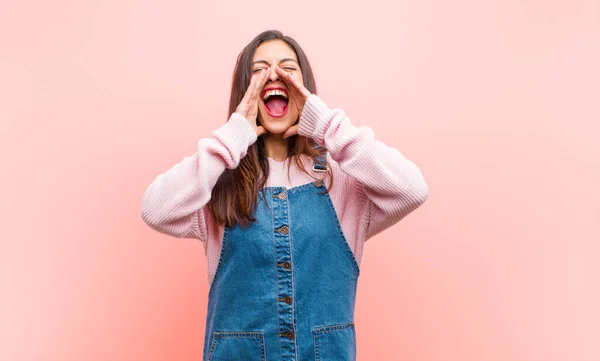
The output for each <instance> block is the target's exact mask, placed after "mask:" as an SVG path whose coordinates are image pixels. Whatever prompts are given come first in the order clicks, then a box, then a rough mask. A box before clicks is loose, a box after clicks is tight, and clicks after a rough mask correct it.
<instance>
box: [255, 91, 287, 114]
mask: <svg viewBox="0 0 600 361" xmlns="http://www.w3.org/2000/svg"><path fill="white" fill-rule="evenodd" d="M261 94H262V97H261V98H262V99H263V102H264V104H265V111H266V112H267V114H269V116H271V117H273V118H280V117H282V116H284V115H285V114H286V113H287V110H288V102H289V98H288V91H287V89H285V88H283V87H268V88H266V89H264V90H263V91H262V93H261ZM265 97H266V98H265Z"/></svg>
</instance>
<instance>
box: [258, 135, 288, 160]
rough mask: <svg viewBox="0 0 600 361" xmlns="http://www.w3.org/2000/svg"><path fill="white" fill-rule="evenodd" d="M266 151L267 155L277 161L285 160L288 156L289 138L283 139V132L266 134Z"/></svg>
mask: <svg viewBox="0 0 600 361" xmlns="http://www.w3.org/2000/svg"><path fill="white" fill-rule="evenodd" d="M263 137H264V143H265V152H266V153H267V157H269V158H271V159H274V160H276V161H279V162H281V161H284V160H285V159H286V158H287V142H288V141H287V139H283V134H265V135H263Z"/></svg>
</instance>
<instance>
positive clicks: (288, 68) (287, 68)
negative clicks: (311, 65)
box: [284, 66, 296, 70]
mask: <svg viewBox="0 0 600 361" xmlns="http://www.w3.org/2000/svg"><path fill="white" fill-rule="evenodd" d="M284 69H285V70H296V69H295V68H291V67H289V66H288V67H285V68H284Z"/></svg>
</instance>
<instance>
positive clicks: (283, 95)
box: [263, 90, 288, 100]
mask: <svg viewBox="0 0 600 361" xmlns="http://www.w3.org/2000/svg"><path fill="white" fill-rule="evenodd" d="M271 95H281V96H282V97H284V98H286V99H287V98H288V97H287V94H286V93H285V92H284V91H281V90H269V91H268V92H266V93H265V96H264V97H263V100H267V98H268V97H270V96H271Z"/></svg>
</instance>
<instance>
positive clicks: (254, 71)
mask: <svg viewBox="0 0 600 361" xmlns="http://www.w3.org/2000/svg"><path fill="white" fill-rule="evenodd" d="M263 69H264V68H257V69H254V70H253V71H252V72H253V73H257V72H259V71H261V70H263Z"/></svg>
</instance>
